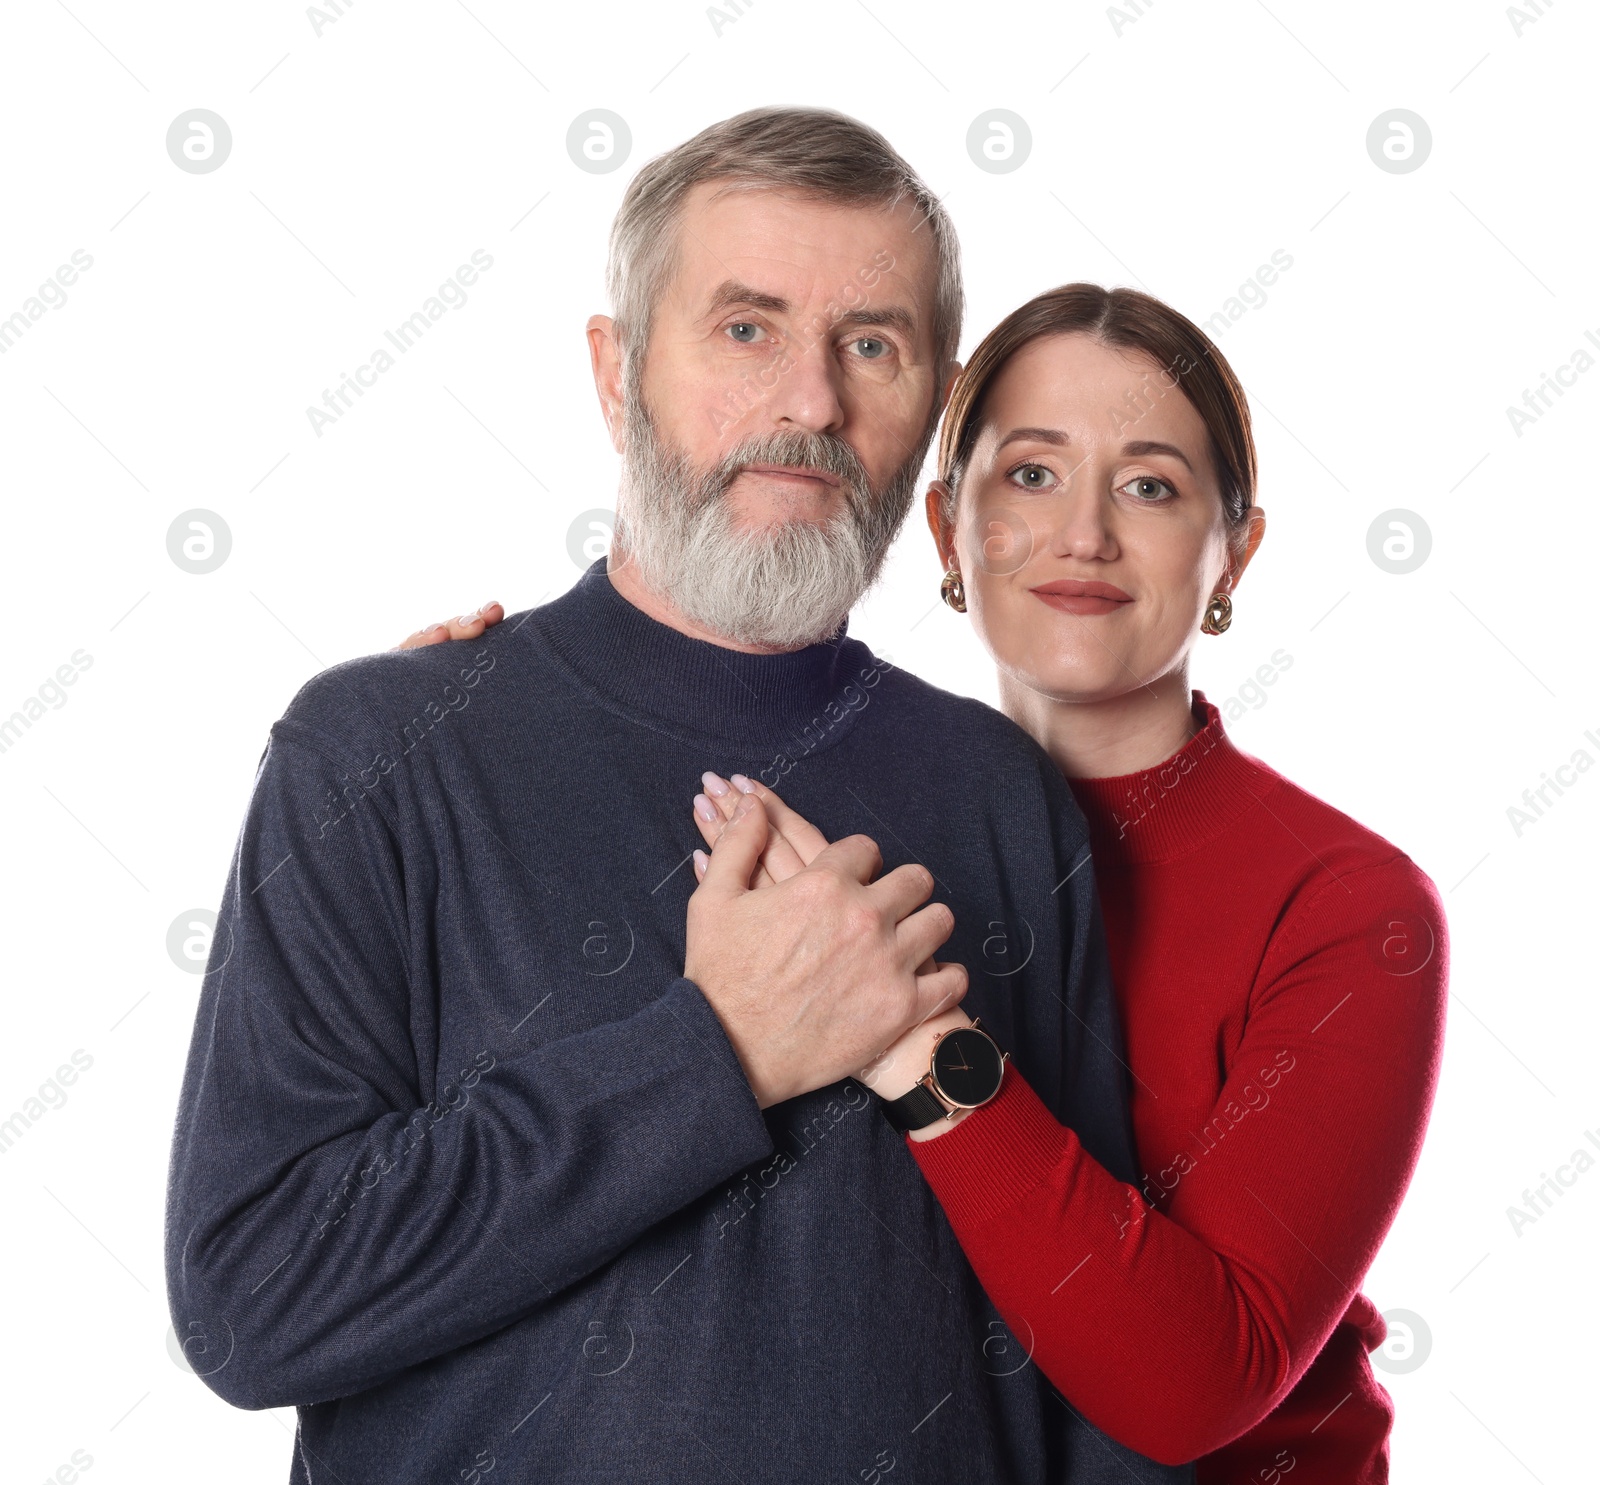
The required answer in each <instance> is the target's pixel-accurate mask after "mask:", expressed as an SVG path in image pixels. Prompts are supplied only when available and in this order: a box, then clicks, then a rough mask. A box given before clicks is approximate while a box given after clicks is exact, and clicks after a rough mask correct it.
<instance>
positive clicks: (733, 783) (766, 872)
mask: <svg viewBox="0 0 1600 1485" xmlns="http://www.w3.org/2000/svg"><path fill="white" fill-rule="evenodd" d="M700 781H701V782H702V783H703V784H704V785H705V792H704V793H701V794H696V795H695V797H694V818H695V824H696V825H698V826H699V827H700V835H701V838H702V839H703V840H704V841H705V843H706V844H707V845H708V846H710V847H712V848H713V849H715V847H716V844H717V837H718V836H719V835H721V834H722V830H723V827H724V826H725V825H726V824H727V823H728V821H729V820H731V819H732V818H733V811H734V808H735V806H737V804H738V803H739V800H740V798H741V797H742V796H743V795H746V794H754V795H755V796H756V797H757V798H758V799H759V800H760V801H761V804H762V807H763V808H764V809H765V810H766V812H767V819H768V821H769V822H770V823H771V826H772V829H771V831H770V832H769V834H768V838H767V847H766V850H765V851H763V852H762V855H761V864H760V865H759V866H758V867H757V868H756V872H755V876H754V879H753V881H752V884H751V885H752V886H753V887H756V888H760V887H770V886H773V885H775V884H776V883H778V882H781V881H784V880H786V879H787V878H789V877H792V876H793V875H794V874H795V873H796V872H797V871H800V870H801V869H802V868H803V867H807V866H810V865H811V863H812V862H813V861H814V860H815V859H816V857H817V854H818V853H819V852H820V851H821V850H822V849H823V847H824V846H826V845H827V844H828V838H827V836H825V835H824V834H823V833H822V832H821V831H820V830H818V829H817V827H816V826H815V825H813V824H812V823H811V822H810V821H809V820H808V819H806V817H805V816H804V815H802V814H801V813H800V812H799V811H798V810H794V809H791V808H790V807H789V806H788V805H787V804H785V803H784V802H783V800H781V799H780V798H779V797H778V796H777V794H776V793H774V792H773V791H772V790H771V789H769V788H767V786H766V785H765V784H763V783H761V782H760V780H758V779H751V778H746V777H745V775H744V774H742V773H736V774H734V775H733V776H732V777H731V778H729V779H724V778H723V777H722V776H721V775H720V774H716V773H712V772H711V771H710V770H709V769H708V770H707V771H706V772H705V773H703V774H701V775H700ZM708 861H709V858H708V857H707V856H706V853H705V852H704V851H696V852H695V853H694V874H695V877H696V879H697V880H703V879H704V877H705V873H706V866H707V864H708ZM939 967H940V965H939V961H938V960H935V959H933V958H929V959H926V960H924V961H923V962H922V964H921V965H920V966H919V967H918V969H917V973H918V974H919V975H920V974H932V973H933V972H934V971H935V970H937V969H938V968H939ZM970 1025H972V1018H971V1017H970V1016H969V1015H968V1014H967V1013H966V1012H965V1011H964V1010H962V1009H961V1007H960V1006H959V1005H956V1006H953V1007H950V1008H949V1009H946V1010H941V1011H939V1012H936V1013H935V1014H934V1015H932V1016H930V1017H929V1018H928V1019H927V1020H926V1021H923V1022H921V1023H919V1024H918V1025H916V1026H913V1027H912V1028H911V1029H910V1030H909V1031H907V1032H906V1033H904V1034H903V1035H902V1036H901V1037H900V1038H899V1040H898V1041H896V1042H894V1043H892V1044H891V1045H890V1046H888V1047H886V1048H884V1050H883V1051H882V1052H880V1053H879V1054H878V1055H877V1057H875V1058H874V1059H873V1060H872V1061H871V1062H870V1063H869V1064H868V1065H867V1066H866V1067H864V1068H862V1069H861V1071H860V1072H858V1073H857V1074H856V1077H857V1078H858V1079H859V1080H860V1081H861V1082H863V1083H865V1084H866V1085H867V1087H869V1088H871V1089H872V1090H873V1091H874V1092H875V1093H878V1094H879V1095H880V1096H882V1097H884V1098H899V1097H900V1095H901V1094H902V1093H909V1092H910V1091H911V1089H912V1088H913V1087H914V1086H915V1085H916V1083H917V1081H918V1079H920V1078H921V1077H922V1076H923V1074H925V1073H926V1072H927V1071H928V1064H929V1060H930V1058H931V1057H932V1054H933V1044H934V1042H935V1041H936V1040H937V1039H938V1038H939V1036H940V1035H941V1034H942V1033H943V1032H946V1031H950V1030H953V1029H954V1028H955V1027H957V1026H970ZM965 1117H966V1116H965V1114H964V1113H961V1114H957V1115H956V1116H955V1117H954V1118H952V1119H948V1120H943V1119H942V1120H940V1121H939V1123H938V1124H936V1125H934V1126H932V1131H931V1132H924V1131H921V1130H919V1131H917V1134H916V1135H914V1136H913V1138H916V1137H917V1136H918V1135H920V1136H921V1137H922V1138H924V1139H928V1138H932V1137H933V1132H937V1133H943V1132H944V1130H946V1129H948V1128H950V1127H951V1126H953V1125H955V1124H957V1123H959V1122H960V1121H961V1120H962V1119H963V1118H965Z"/></svg>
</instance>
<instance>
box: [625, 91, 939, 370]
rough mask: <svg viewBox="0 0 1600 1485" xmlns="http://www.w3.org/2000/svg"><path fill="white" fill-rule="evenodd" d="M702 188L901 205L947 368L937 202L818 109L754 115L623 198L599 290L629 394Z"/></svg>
mask: <svg viewBox="0 0 1600 1485" xmlns="http://www.w3.org/2000/svg"><path fill="white" fill-rule="evenodd" d="M711 180H719V181H725V182H727V183H728V185H729V186H732V187H752V186H753V187H767V188H772V189H787V190H791V191H799V192H803V193H805V194H807V195H813V196H817V197H819V198H821V199H823V200H827V201H836V202H845V203H849V204H852V205H862V206H885V207H889V206H894V205H896V204H898V203H899V202H900V201H902V200H905V199H907V198H909V199H910V200H911V202H912V203H913V204H914V206H915V207H916V208H917V210H918V211H919V212H920V214H921V217H922V221H923V223H924V224H925V225H926V229H927V231H928V233H929V235H930V237H931V238H932V239H933V249H934V258H935V262H936V265H937V269H938V278H937V282H936V285H935V291H934V312H933V342H934V348H935V353H936V355H937V357H938V362H939V366H940V368H941V369H942V367H943V364H944V363H945V362H947V361H951V360H954V359H955V354H956V350H957V348H958V346H959V343H960V340H961V317H962V313H963V310H964V308H965V305H964V299H963V294H962V288H961V251H960V247H959V245H958V244H957V241H956V232H955V227H954V225H953V224H952V223H951V221H950V216H949V213H947V212H946V211H945V209H944V207H943V206H941V205H940V204H939V199H938V197H936V196H935V195H934V194H933V192H932V191H930V190H929V189H928V187H927V186H926V185H925V184H924V183H923V181H922V178H921V177H920V176H919V175H918V174H917V173H916V171H914V170H913V169H912V168H911V167H910V166H909V165H908V164H907V163H906V162H905V161H904V160H903V159H901V157H900V156H899V154H897V153H896V152H895V150H894V148H893V146H891V145H890V143H889V141H888V140H887V139H885V138H884V137H883V135H881V134H880V133H878V131H877V130H876V129H871V128H868V127H867V125H865V124H863V123H861V122H860V121H859V120H857V119H852V118H850V117H849V116H848V115H846V114H842V113H835V112H834V111H833V110H832V109H825V108H755V109H751V110H750V111H749V112H748V113H741V114H738V115H736V116H735V117H733V118H731V119H723V120H722V121H721V122H720V123H716V124H712V125H711V126H710V127H709V128H707V129H702V130H701V131H700V133H698V134H696V135H695V136H694V138H693V139H690V140H686V141H685V142H684V143H683V144H680V145H678V146H677V148H675V149H670V150H668V151H667V152H666V153H665V154H664V155H657V156H656V158H655V159H653V160H651V161H650V163H649V164H648V165H646V166H645V167H644V168H643V169H642V170H641V171H640V172H639V173H638V174H637V175H636V176H634V178H633V181H632V183H631V184H630V185H629V187H628V191H627V194H626V195H625V196H624V197H623V198H622V205H621V207H620V208H619V209H618V211H617V216H616V220H615V221H614V222H613V223H612V224H611V251H610V258H609V261H608V263H607V265H606V286H607V288H608V289H609V291H610V294H611V306H612V321H613V324H614V326H615V328H616V334H617V339H618V341H619V343H620V344H621V347H622V354H623V371H624V376H625V377H626V378H627V379H629V380H630V381H632V382H633V384H634V385H635V386H637V385H638V381H637V379H638V377H639V375H640V372H641V370H642V367H643V362H644V357H643V351H644V349H645V346H646V345H647V344H648V342H649V339H650V321H651V316H652V313H653V311H654V309H655V306H656V304H657V303H658V302H659V300H660V297H661V294H662V292H663V290H664V289H665V288H666V285H667V284H668V283H669V282H670V281H671V278H672V276H673V274H674V273H675V272H676V271H677V265H678V252H679V243H678V236H679V234H678V220H679V217H680V215H681V213H682V210H683V202H684V198H685V197H686V196H687V195H688V193H689V192H690V190H691V189H692V188H693V187H695V186H697V185H699V184H700V183H701V182H702V181H711ZM919 230H920V229H919Z"/></svg>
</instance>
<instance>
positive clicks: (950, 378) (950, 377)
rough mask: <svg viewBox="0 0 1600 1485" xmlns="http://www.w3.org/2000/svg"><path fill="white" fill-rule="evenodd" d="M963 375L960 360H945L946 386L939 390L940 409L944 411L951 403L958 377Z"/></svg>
mask: <svg viewBox="0 0 1600 1485" xmlns="http://www.w3.org/2000/svg"><path fill="white" fill-rule="evenodd" d="M960 375H961V363H960V362H959V361H947V362H945V373H944V386H943V387H942V388H941V389H940V392H939V411H940V412H943V411H944V410H945V408H946V407H947V406H949V403H950V393H951V392H952V391H954V390H955V385H956V378H957V377H958V376H960Z"/></svg>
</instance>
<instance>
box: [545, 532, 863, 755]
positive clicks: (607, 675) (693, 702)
mask: <svg viewBox="0 0 1600 1485" xmlns="http://www.w3.org/2000/svg"><path fill="white" fill-rule="evenodd" d="M529 618H530V620H531V621H532V625H533V626H536V627H537V629H538V631H539V635H540V637H541V638H542V639H543V640H544V642H545V644H546V645H547V646H548V648H549V649H550V650H551V651H552V652H553V654H554V656H555V658H556V659H557V660H558V661H559V662H560V663H561V665H562V666H563V667H564V668H565V669H566V670H568V671H569V672H571V673H572V674H573V675H574V676H575V677H576V678H577V679H578V680H579V681H580V682H581V683H582V684H583V685H584V686H586V687H587V688H589V689H591V690H593V691H595V692H598V693H600V695H601V696H602V697H603V698H605V700H606V701H607V703H608V704H610V705H612V706H613V707H614V708H615V709H618V710H621V711H623V712H625V713H631V714H632V715H634V716H635V717H637V718H639V719H641V720H644V721H646V722H648V723H649V724H651V725H654V726H656V727H658V728H664V729H666V730H670V731H673V732H676V733H678V734H680V735H683V736H688V737H692V738H694V739H696V740H703V739H706V738H711V737H718V738H723V739H726V740H728V741H730V742H734V743H739V744H743V745H746V746H749V745H757V744H761V745H766V744H771V745H781V744H782V743H784V742H786V741H788V740H790V739H792V738H794V737H796V736H797V735H799V734H800V733H801V731H802V729H803V728H805V726H806V725H807V724H808V723H811V722H814V721H816V720H817V719H818V718H819V716H820V715H821V714H822V712H823V710H824V708H825V707H827V706H829V705H830V704H831V703H834V702H841V704H844V705H853V706H859V702H854V703H852V702H851V698H850V697H849V696H848V695H846V692H847V688H849V687H850V686H851V685H852V684H855V685H858V686H859V684H860V677H861V673H862V672H863V671H864V670H870V669H871V667H872V666H873V665H875V664H876V663H877V662H876V661H875V660H874V659H873V656H872V653H871V651H870V650H868V649H867V647H866V646H865V645H864V644H862V643H861V642H860V641H859V640H853V639H850V638H848V637H847V633H846V631H847V630H848V627H849V620H848V619H846V620H845V621H844V622H843V623H841V624H840V626H839V629H838V631H837V632H836V633H835V634H834V635H833V637H832V638H831V639H828V640H826V641H824V642H822V643H820V644H814V645H807V646H806V647H805V648H804V649H799V650H790V651H787V652H786V653H784V654H780V655H752V654H747V653H746V652H744V651H742V650H731V649H728V648H727V647H726V646H724V645H719V644H713V643H712V642H711V641H709V640H703V639H692V638H690V636H688V635H687V634H684V633H682V632H681V631H680V630H677V629H674V628H673V627H672V626H671V625H670V624H663V623H662V622H661V621H660V620H659V619H653V618H651V617H650V615H649V614H647V613H645V612H644V610H643V609H640V608H637V607H635V606H634V605H633V604H632V603H630V602H629V601H628V600H627V599H626V598H624V597H623V596H622V594H621V593H619V592H618V591H617V589H616V587H615V585H614V584H613V583H612V581H611V579H610V577H609V576H608V575H607V569H606V558H604V557H601V558H599V559H598V560H596V561H595V562H594V563H593V565H591V566H590V567H589V568H588V569H586V570H585V572H584V574H583V576H582V577H580V578H579V579H578V581H577V582H576V583H575V584H574V585H573V586H572V587H571V588H569V589H568V590H567V592H565V593H563V594H562V595H561V596H560V597H559V598H556V599H553V600H552V601H551V602H549V603H546V604H544V605H543V606H542V607H540V608H537V609H534V610H533V611H532V613H531V614H530V615H529ZM850 715H851V716H853V711H852V712H851V714H850Z"/></svg>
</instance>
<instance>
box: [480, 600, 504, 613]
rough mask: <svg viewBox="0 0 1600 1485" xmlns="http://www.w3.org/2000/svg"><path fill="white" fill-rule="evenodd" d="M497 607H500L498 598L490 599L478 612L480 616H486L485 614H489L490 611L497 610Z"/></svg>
mask: <svg viewBox="0 0 1600 1485" xmlns="http://www.w3.org/2000/svg"><path fill="white" fill-rule="evenodd" d="M499 607H500V600H499V599H498V598H491V599H490V600H489V601H488V602H487V603H486V604H484V605H483V607H482V608H480V609H479V610H478V612H479V613H480V614H486V613H488V612H489V610H490V609H492V608H499Z"/></svg>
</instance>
